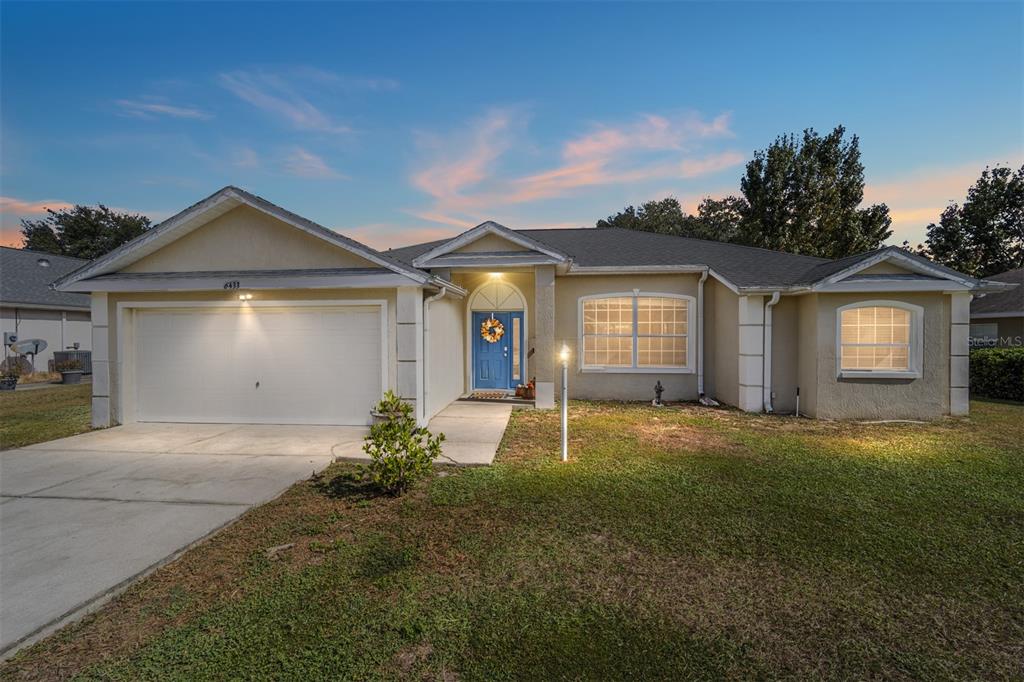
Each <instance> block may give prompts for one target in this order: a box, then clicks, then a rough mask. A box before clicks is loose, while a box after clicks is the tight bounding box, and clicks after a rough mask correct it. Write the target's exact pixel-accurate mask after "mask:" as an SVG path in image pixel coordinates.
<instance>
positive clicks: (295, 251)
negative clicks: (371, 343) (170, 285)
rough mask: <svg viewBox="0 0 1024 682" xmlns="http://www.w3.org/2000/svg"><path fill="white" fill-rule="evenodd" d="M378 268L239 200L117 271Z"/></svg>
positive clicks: (345, 250) (363, 258)
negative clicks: (206, 221)
mask: <svg viewBox="0 0 1024 682" xmlns="http://www.w3.org/2000/svg"><path fill="white" fill-rule="evenodd" d="M374 267H377V268H379V267H380V265H379V264H377V263H374V262H373V261H370V260H368V259H367V258H365V257H363V256H361V255H358V254H356V253H353V252H352V251H351V250H350V249H346V248H343V247H340V246H337V245H333V244H331V245H327V244H324V241H323V240H322V239H319V238H317V237H315V236H313V235H311V234H309V233H307V232H304V231H302V230H296V229H295V228H293V227H292V226H290V225H288V224H287V223H285V222H283V221H282V220H280V219H279V218H277V217H275V216H272V215H269V214H267V213H265V212H263V211H259V210H257V209H255V208H253V207H251V206H249V205H248V204H242V205H240V206H236V207H235V208H233V209H231V210H230V211H228V212H227V213H224V214H222V215H220V216H217V217H216V218H214V219H213V220H211V221H210V222H208V223H206V224H205V225H202V226H201V227H199V228H197V229H195V230H192V231H191V232H189V233H187V234H185V235H183V236H182V237H180V238H178V239H176V240H174V241H172V242H170V243H169V244H167V245H165V246H163V247H161V248H160V249H158V250H157V251H154V252H153V253H151V254H149V255H148V256H143V257H142V258H141V259H139V260H137V261H135V262H134V263H130V264H128V265H127V266H125V267H124V268H122V269H121V270H120V272H132V273H136V272H203V271H216V270H303V269H310V268H374Z"/></svg>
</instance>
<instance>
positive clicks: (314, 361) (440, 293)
mask: <svg viewBox="0 0 1024 682" xmlns="http://www.w3.org/2000/svg"><path fill="white" fill-rule="evenodd" d="M1008 286H1009V285H1006V284H1002V283H996V282H985V281H979V280H977V279H974V278H971V277H968V276H966V275H963V274H961V273H958V272H954V271H953V270H950V269H948V268H945V267H942V266H939V265H936V264H934V263H932V262H930V261H928V260H927V259H924V258H920V257H917V256H914V255H911V254H909V253H907V252H906V251H903V250H900V249H898V248H893V247H889V248H883V249H879V250H877V251H872V252H869V253H864V254H860V255H857V256H852V257H850V258H844V259H842V260H825V259H821V258H812V257H808V256H798V255H792V254H787V253H779V252H775V251H768V250H763V249H757V248H749V247H744V246H737V245H732V244H724V243H719V242H712V241H704V240H698V239H685V238H679V237H673V236H668V235H659V234H651V233H644V232H634V231H627V230H620V229H556V230H512V229H509V228H507V227H503V226H501V225H498V224H496V223H493V222H486V223H483V224H481V225H478V226H477V227H474V228H473V229H470V230H468V231H466V232H464V233H462V234H460V235H458V236H456V237H454V238H451V239H446V240H441V241H436V242H431V243H428V244H420V245H416V246H410V247H407V248H401V249H394V250H391V251H387V252H380V251H376V250H374V249H372V248H370V247H368V246H365V245H363V244H360V243H358V242H356V241H354V240H352V239H350V238H348V237H346V236H344V235H341V234H339V233H337V232H335V231H332V230H329V229H326V228H324V227H321V226H320V225H317V224H316V223H313V222H312V221H310V220H307V219H305V218H302V217H301V216H298V215H296V214H294V213H291V212H289V211H287V210H285V209H283V208H280V207H279V206H276V205H274V204H272V203H270V202H268V201H266V200H265V199H262V198H260V197H257V196H254V195H252V194H250V193H248V192H246V191H243V190H241V189H238V188H235V187H226V188H224V189H222V190H220V191H219V192H217V193H215V194H213V195H212V196H210V197H208V198H206V199H204V200H202V201H200V202H199V203H197V204H195V205H193V206H191V207H189V208H187V209H185V210H184V211H182V212H181V213H178V214H177V215H175V216H174V217H172V218H170V219H168V220H166V221H164V222H163V223H161V224H160V225H158V226H156V227H154V228H153V229H151V230H150V231H148V232H147V233H146V234H144V235H142V236H140V237H138V238H137V239H135V240H133V241H131V242H129V243H127V244H125V245H123V246H121V247H120V248H118V249H116V250H114V251H112V252H111V253H109V254H107V255H105V256H103V257H101V258H99V259H97V260H95V261H92V262H90V263H88V264H87V265H85V266H84V267H82V268H80V269H78V270H76V271H75V272H73V273H71V274H69V275H68V276H66V277H63V278H62V279H60V280H59V281H57V282H56V283H55V287H56V289H57V290H58V291H61V292H74V293H88V294H90V295H91V299H92V323H93V371H94V378H93V391H94V394H93V406H92V407H93V421H94V423H95V424H96V425H107V424H111V423H125V422H132V421H168V422H227V423H235V422H248V423H253V422H254V423H309V424H365V423H367V421H368V419H369V414H370V407H371V405H372V404H374V403H375V402H376V401H377V400H378V399H379V398H380V396H381V394H382V392H384V391H385V390H387V389H393V390H395V391H396V392H397V393H398V394H399V395H401V396H402V397H403V398H405V399H407V400H409V401H411V402H412V403H414V404H415V410H416V414H417V417H418V418H419V420H420V421H421V422H423V423H425V422H426V420H428V419H429V418H430V417H431V416H432V415H434V414H436V413H437V412H439V411H440V410H441V409H442V408H443V407H445V406H446V405H448V404H449V403H450V402H452V401H453V400H456V399H458V398H459V397H461V396H466V395H468V394H471V393H473V392H474V391H481V390H485V391H492V392H493V391H499V392H503V391H512V390H514V388H515V387H516V386H518V385H520V384H524V383H526V382H528V381H529V380H530V379H534V380H535V382H536V406H537V407H539V408H550V407H552V406H554V403H555V395H556V393H557V392H558V390H559V382H560V360H559V356H560V351H561V350H562V349H563V348H564V349H565V350H566V351H567V355H568V357H569V360H568V363H569V365H570V368H571V369H570V371H569V395H570V396H571V397H573V398H594V399H612V400H650V399H651V398H653V397H654V385H655V383H656V382H658V381H660V382H661V384H662V386H663V387H664V389H665V394H664V397H665V399H666V400H697V399H698V398H699V397H701V396H707V397H712V398H715V399H717V400H719V401H721V402H724V403H728V404H730V405H734V406H737V407H739V408H740V409H743V410H748V411H751V412H765V411H767V412H773V411H774V412H793V411H794V410H796V409H797V401H798V392H799V410H800V412H801V413H802V414H805V415H808V416H814V417H826V418H847V417H857V418H882V417H885V418H897V417H907V418H911V417H913V418H928V417H938V416H940V415H945V414H954V415H962V414H966V413H967V410H968V398H967V392H968V388H967V385H968V384H967V362H968V344H967V338H968V326H969V318H968V314H969V310H970V301H971V297H972V295H973V294H974V293H975V292H979V291H994V290H1002V289H1005V288H1007V287H1008Z"/></svg>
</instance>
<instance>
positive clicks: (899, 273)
mask: <svg viewBox="0 0 1024 682" xmlns="http://www.w3.org/2000/svg"><path fill="white" fill-rule="evenodd" d="M807 274H808V279H807V280H806V281H805V282H804V283H806V284H809V285H811V286H812V288H814V289H822V288H824V287H827V286H830V285H834V284H838V283H839V282H842V281H843V280H845V279H847V278H849V277H852V276H855V275H871V276H873V277H876V278H880V277H885V276H887V275H888V276H892V277H905V276H907V275H920V276H923V277H930V278H933V279H936V280H945V281H947V282H950V283H951V285H960V286H964V287H967V288H973V287H974V286H975V285H976V284H977V283H978V282H977V280H975V279H973V278H971V277H969V276H967V275H964V274H961V273H959V272H956V271H955V270H951V269H949V268H947V267H944V266H941V265H938V264H937V263H933V262H932V261H930V260H928V259H927V258H922V257H920V256H917V255H914V254H912V253H910V252H908V251H905V250H903V249H901V248H899V247H896V246H887V247H884V248H881V249H876V250H875V251H868V252H866V253H861V254H857V255H854V256H850V257H848V258H841V259H839V260H835V261H830V262H829V263H827V264H825V265H823V266H819V267H816V268H813V269H812V270H810V271H809V272H808V273H807Z"/></svg>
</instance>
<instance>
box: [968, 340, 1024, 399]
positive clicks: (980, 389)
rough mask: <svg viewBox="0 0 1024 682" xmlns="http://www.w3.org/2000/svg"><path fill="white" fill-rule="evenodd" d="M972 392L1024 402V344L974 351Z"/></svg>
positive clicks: (988, 396)
mask: <svg viewBox="0 0 1024 682" xmlns="http://www.w3.org/2000/svg"><path fill="white" fill-rule="evenodd" d="M971 393H972V394H973V395H976V396H981V397H985V398H998V399H1000V400H1016V401H1018V402H1024V347H1021V348H978V349H975V350H972V351H971Z"/></svg>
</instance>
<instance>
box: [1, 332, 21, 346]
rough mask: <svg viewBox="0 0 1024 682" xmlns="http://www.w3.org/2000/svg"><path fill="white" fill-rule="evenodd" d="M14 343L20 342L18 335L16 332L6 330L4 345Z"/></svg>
mask: <svg viewBox="0 0 1024 682" xmlns="http://www.w3.org/2000/svg"><path fill="white" fill-rule="evenodd" d="M12 343H18V335H17V334H15V333H14V332H4V345H5V346H9V345H11V344H12Z"/></svg>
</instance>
